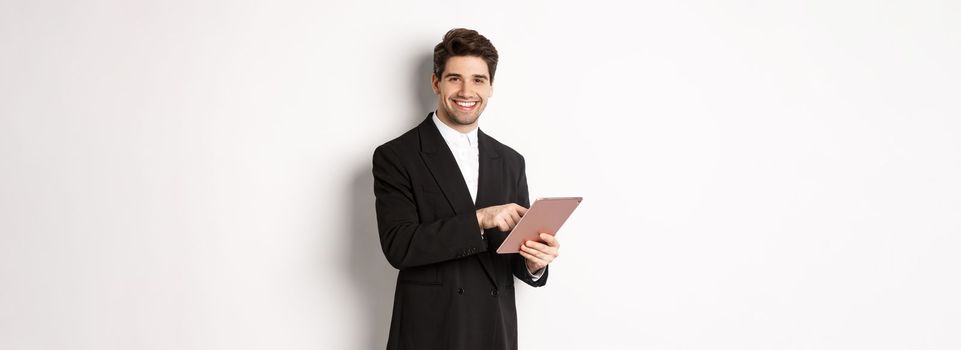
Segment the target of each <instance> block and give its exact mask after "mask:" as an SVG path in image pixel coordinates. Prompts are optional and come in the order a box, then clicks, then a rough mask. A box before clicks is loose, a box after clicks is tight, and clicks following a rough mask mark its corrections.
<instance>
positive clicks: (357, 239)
mask: <svg viewBox="0 0 961 350" xmlns="http://www.w3.org/2000/svg"><path fill="white" fill-rule="evenodd" d="M432 59H433V53H432V52H431V53H428V54H426V55H424V56H420V57H417V58H416V61H415V62H416V63H415V66H414V69H413V73H412V74H413V77H412V79H411V81H412V84H411V87H412V91H411V92H412V96H413V97H414V98H415V99H416V101H415V104H414V105H415V106H417V108H419V109H421V110H417V111H397V115H396V116H389V117H396V118H407V117H408V116H409V117H410V118H413V119H412V121H413V123H412V124H411V125H408V126H405V127H404V129H403V130H398V131H397V132H396V135H395V136H392V137H391V138H393V137H396V136H400V135H401V134H402V133H404V132H406V131H407V130H409V129H411V128H413V127H414V126H416V125H417V124H419V123H420V122H422V121H423V120H424V118H425V117H426V115H427V113H428V112H430V111H433V105H434V104H436V100H435V97H434V93H433V90H431V88H430V74H431V71H432V68H433V62H432ZM387 141H388V140H382V141H381V142H380V143H383V142H387ZM380 143H378V144H377V145H371V147H370V149H369V151H370V152H368V153H366V158H364V159H362V160H361V162H360V163H361V164H363V165H361V166H360V167H359V168H358V169H355V170H354V171H353V173H352V177H351V179H352V182H351V185H350V191H348V192H347V196H348V197H349V198H347V199H346V200H345V201H344V203H350V205H351V206H350V209H351V217H350V220H351V223H350V227H351V229H350V231H349V232H347V234H349V235H350V242H351V246H350V254H346V256H347V261H346V266H347V267H348V271H347V273H348V274H349V275H350V276H351V278H352V279H353V281H354V284H355V290H356V293H357V296H358V298H359V299H360V300H362V304H361V307H362V308H363V309H362V311H361V312H362V315H364V317H362V319H363V320H364V321H363V322H365V325H363V326H362V327H369V328H368V329H369V332H367V333H366V334H365V335H364V339H360V340H358V342H357V344H364V342H366V344H367V345H366V346H364V347H363V349H383V348H385V347H386V345H387V333H388V331H389V327H390V316H391V309H392V306H393V299H394V287H395V284H396V280H397V271H396V270H394V268H393V267H391V266H390V264H389V263H388V262H387V259H386V258H385V257H384V253H383V250H381V247H380V236H379V235H378V233H377V214H376V212H375V210H374V176H373V174H372V173H371V159H372V156H373V154H374V148H375V147H376V146H378V145H379V144H380Z"/></svg>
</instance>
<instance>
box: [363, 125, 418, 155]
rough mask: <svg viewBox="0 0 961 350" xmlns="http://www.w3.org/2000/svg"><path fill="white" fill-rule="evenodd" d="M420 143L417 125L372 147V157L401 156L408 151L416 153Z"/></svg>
mask: <svg viewBox="0 0 961 350" xmlns="http://www.w3.org/2000/svg"><path fill="white" fill-rule="evenodd" d="M419 145H420V136H419V132H418V127H414V128H413V129H410V130H408V131H407V132H405V133H403V134H402V135H400V136H398V137H396V138H394V139H393V140H390V141H387V142H384V143H383V144H381V145H380V146H377V148H375V149H374V157H375V158H377V157H378V156H385V155H390V156H402V155H406V154H410V153H417V149H418V148H419Z"/></svg>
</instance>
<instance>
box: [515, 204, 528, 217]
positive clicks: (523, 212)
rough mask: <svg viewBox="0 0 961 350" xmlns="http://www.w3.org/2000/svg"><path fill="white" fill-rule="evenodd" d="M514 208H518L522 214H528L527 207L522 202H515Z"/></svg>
mask: <svg viewBox="0 0 961 350" xmlns="http://www.w3.org/2000/svg"><path fill="white" fill-rule="evenodd" d="M514 210H516V211H517V212H518V213H519V214H521V216H524V214H527V208H524V206H523V205H520V204H516V203H515V204H514Z"/></svg>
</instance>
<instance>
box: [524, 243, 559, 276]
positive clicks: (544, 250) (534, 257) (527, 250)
mask: <svg viewBox="0 0 961 350" xmlns="http://www.w3.org/2000/svg"><path fill="white" fill-rule="evenodd" d="M541 239H542V240H544V242H546V243H547V244H544V243H540V242H535V241H527V242H524V245H522V246H521V250H520V254H521V256H523V257H524V259H527V260H526V261H525V262H526V263H527V269H528V270H530V271H531V272H532V273H535V272H537V271H538V270H540V269H543V268H545V267H547V264H550V263H551V261H554V259H556V258H557V256H558V252H557V251H558V250H560V249H561V242H558V241H557V238H554V236H552V235H549V234H546V233H541Z"/></svg>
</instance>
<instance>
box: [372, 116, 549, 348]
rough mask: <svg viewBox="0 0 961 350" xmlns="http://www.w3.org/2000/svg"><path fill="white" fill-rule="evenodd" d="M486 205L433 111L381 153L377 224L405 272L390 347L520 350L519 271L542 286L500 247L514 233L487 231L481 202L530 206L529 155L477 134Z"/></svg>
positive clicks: (390, 256) (377, 156) (390, 257)
mask: <svg viewBox="0 0 961 350" xmlns="http://www.w3.org/2000/svg"><path fill="white" fill-rule="evenodd" d="M477 142H478V150H479V152H480V159H479V165H480V173H479V177H478V186H477V187H478V188H477V203H476V205H475V204H474V203H471V196H470V192H469V191H468V189H467V184H466V183H465V182H464V178H463V175H462V174H461V172H460V170H459V168H458V166H457V162H456V161H455V160H454V156H453V154H452V153H451V151H450V148H449V147H448V146H447V143H446V142H445V141H444V139H443V137H442V136H441V134H440V131H438V130H437V126H436V125H434V122H433V120H432V116H431V115H430V114H429V115H428V116H427V119H426V120H424V122H423V123H421V124H420V125H419V126H417V127H416V128H414V129H412V130H410V131H408V132H407V133H405V134H403V135H401V136H400V137H398V138H396V139H394V140H392V141H390V142H387V143H385V144H383V145H381V146H380V147H377V149H376V150H375V151H374V159H373V172H374V194H375V196H376V197H377V200H376V207H377V228H378V231H379V233H380V242H381V247H382V248H383V250H384V255H386V256H387V261H389V262H390V264H391V265H393V266H394V267H395V268H397V269H399V270H400V272H399V274H398V276H397V288H396V290H395V292H394V310H393V315H392V317H391V324H390V336H389V338H388V341H387V349H416V350H430V349H445V350H446V349H458V350H470V349H483V350H490V349H516V348H517V311H516V308H515V305H514V277H515V276H516V277H517V278H518V279H520V280H521V281H524V282H525V283H527V284H529V285H531V286H535V287H539V286H543V285H544V284H545V283H546V282H547V271H544V275H543V276H542V277H541V278H540V279H538V280H537V281H536V282H535V281H533V279H532V278H531V277H530V275H529V274H528V272H527V267H526V265H525V264H524V259H523V258H522V257H521V256H520V255H518V254H506V255H502V254H497V253H496V252H495V250H496V249H497V247H498V246H499V245H500V244H501V242H503V241H504V238H505V237H506V236H507V234H506V233H504V232H500V231H498V230H497V229H491V230H486V231H485V237H486V239H482V238H481V235H480V227H479V226H478V223H477V218H476V214H475V212H476V210H477V209H479V208H484V207H489V206H493V205H501V204H507V203H517V204H520V205H522V206H524V207H528V206H530V203H529V198H528V193H527V177H526V175H525V173H524V157H523V156H521V155H520V154H519V153H517V152H516V151H514V150H513V149H511V148H510V147H507V146H505V145H504V144H502V143H500V142H498V141H497V140H495V139H493V138H491V137H490V136H488V135H487V134H485V133H484V132H483V131H480V130H478V133H477Z"/></svg>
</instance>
